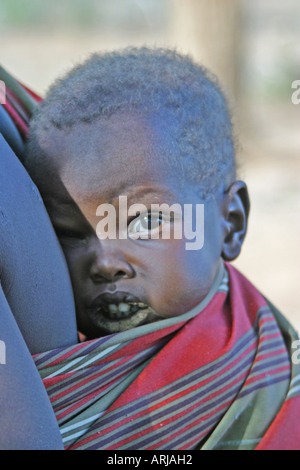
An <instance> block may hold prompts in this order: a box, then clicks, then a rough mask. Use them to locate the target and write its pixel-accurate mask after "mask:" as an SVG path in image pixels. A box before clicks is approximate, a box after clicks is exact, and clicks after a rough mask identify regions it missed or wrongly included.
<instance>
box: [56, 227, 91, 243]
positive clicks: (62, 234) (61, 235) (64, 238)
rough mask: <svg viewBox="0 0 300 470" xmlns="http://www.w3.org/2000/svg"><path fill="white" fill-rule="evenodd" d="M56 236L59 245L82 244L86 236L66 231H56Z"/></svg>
mask: <svg viewBox="0 0 300 470" xmlns="http://www.w3.org/2000/svg"><path fill="white" fill-rule="evenodd" d="M56 235H57V237H58V239H59V240H60V242H61V243H65V244H70V243H84V242H85V241H86V235H85V234H84V233H81V232H76V231H74V230H68V229H57V230H56Z"/></svg>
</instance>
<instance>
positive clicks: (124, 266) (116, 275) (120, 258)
mask: <svg viewBox="0 0 300 470" xmlns="http://www.w3.org/2000/svg"><path fill="white" fill-rule="evenodd" d="M97 245H98V246H97V248H95V250H94V253H93V254H94V256H93V263H92V266H91V273H90V275H91V279H92V280H93V281H94V282H105V281H110V282H112V281H117V280H118V279H121V278H122V279H130V278H132V277H134V274H135V272H134V269H133V267H132V266H131V264H130V263H129V261H128V260H126V258H125V257H124V255H123V254H122V253H121V252H120V250H119V249H118V242H117V241H115V240H113V241H112V242H111V241H102V242H101V243H99V244H97Z"/></svg>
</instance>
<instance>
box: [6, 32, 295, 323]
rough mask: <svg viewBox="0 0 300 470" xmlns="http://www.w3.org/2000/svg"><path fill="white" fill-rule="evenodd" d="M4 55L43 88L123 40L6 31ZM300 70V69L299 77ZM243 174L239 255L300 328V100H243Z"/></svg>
mask: <svg viewBox="0 0 300 470" xmlns="http://www.w3.org/2000/svg"><path fill="white" fill-rule="evenodd" d="M0 40H1V44H2V48H1V60H0V61H1V63H2V65H3V66H5V67H7V68H8V69H9V70H10V71H11V72H12V73H14V74H15V75H16V76H17V77H18V78H20V79H21V80H23V81H24V82H25V83H26V84H27V85H29V86H30V87H32V88H33V89H34V90H35V91H37V92H39V93H41V94H43V93H44V92H45V90H46V89H47V87H48V86H49V84H50V83H51V82H52V81H53V79H54V78H56V77H57V76H58V75H59V74H60V73H62V72H63V71H65V70H66V69H68V68H69V67H70V66H71V65H72V64H73V63H75V61H76V62H77V61H78V60H81V59H82V58H84V57H86V55H87V54H86V53H87V51H90V52H92V51H93V50H98V49H100V48H104V49H108V48H113V47H119V46H120V40H119V39H116V40H114V39H111V40H108V39H107V37H106V40H105V43H101V41H100V40H99V38H92V37H87V38H86V40H85V39H84V38H82V37H81V38H80V40H79V39H76V37H73V38H71V37H68V38H63V40H62V38H60V37H58V36H57V37H56V38H52V39H51V40H50V41H49V36H47V35H46V36H45V37H44V38H43V37H39V38H38V40H37V38H36V37H35V36H34V35H32V36H30V34H27V35H26V40H24V39H23V36H22V33H20V35H19V36H16V35H15V34H14V35H12V34H11V35H9V34H6V35H5V34H0ZM298 78H300V77H298ZM239 108H240V109H239V111H240V117H241V123H242V125H241V144H242V151H241V168H240V175H241V178H243V179H245V180H246V181H247V183H248V187H249V191H250V197H251V202H252V209H251V216H250V222H249V230H248V235H247V238H246V242H245V245H244V248H243V252H242V254H241V256H240V257H239V259H238V260H237V261H236V262H235V263H234V264H235V265H236V266H237V267H238V268H239V269H240V270H241V271H242V272H243V273H245V274H246V275H247V276H248V277H249V279H250V280H251V281H252V282H253V283H254V284H255V285H256V286H257V287H258V288H259V289H260V290H261V291H262V292H263V293H264V294H265V295H266V296H268V297H269V298H270V300H271V301H272V302H273V303H274V304H275V305H276V306H277V307H278V308H279V309H280V310H281V311H282V313H284V314H285V315H286V316H287V318H289V319H290V320H291V321H292V323H293V324H294V326H295V327H296V329H297V330H298V331H300V295H298V293H299V288H300V282H299V281H300V244H299V240H300V217H299V215H300V178H299V176H300V171H299V170H300V132H299V123H300V119H299V118H300V105H298V106H295V105H292V103H291V102H285V103H284V104H272V105H270V104H265V103H262V102H261V101H259V100H257V99H255V98H254V99H253V100H251V101H247V102H244V103H239Z"/></svg>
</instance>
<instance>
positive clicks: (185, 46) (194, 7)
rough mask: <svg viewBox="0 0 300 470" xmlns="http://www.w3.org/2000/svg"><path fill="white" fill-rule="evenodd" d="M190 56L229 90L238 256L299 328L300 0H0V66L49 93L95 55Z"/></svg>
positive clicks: (240, 264)
mask: <svg viewBox="0 0 300 470" xmlns="http://www.w3.org/2000/svg"><path fill="white" fill-rule="evenodd" d="M128 45H137V46H140V45H154V46H163V47H172V48H176V49H177V50H178V51H179V52H183V53H189V54H190V55H191V56H192V57H194V59H195V60H196V61H198V62H200V63H202V64H204V65H206V66H207V67H209V68H210V69H211V70H212V71H213V72H214V73H215V74H216V75H217V76H218V77H219V79H220V81H221V83H222V84H223V86H224V88H225V89H226V90H227V95H228V99H229V102H230V106H231V107H232V111H233V114H234V121H235V125H236V133H237V135H238V138H239V150H238V161H239V173H240V177H241V178H242V179H245V180H246V181H247V183H248V187H249V192H250V197H251V201H252V209H251V216H250V223H249V229H248V235H247V239H246V242H245V244H244V248H243V252H242V254H241V256H240V257H239V259H238V260H237V261H236V262H235V263H234V264H235V265H236V266H237V267H238V268H239V269H240V270H241V271H242V272H243V273H245V274H246V275H247V277H248V278H249V279H250V280H251V281H252V282H253V283H254V284H255V285H256V286H257V287H258V288H259V289H260V290H261V291H262V293H263V294H265V295H266V296H267V297H269V298H270V300H271V301H272V302H273V303H274V304H275V305H276V306H277V307H278V308H279V309H280V310H281V311H282V313H284V314H285V315H286V316H287V317H288V318H289V319H290V320H291V321H292V323H293V324H294V326H295V327H296V329H297V330H298V331H300V295H298V293H299V290H300V104H298V105H296V104H293V103H292V100H291V96H292V93H293V91H295V90H293V89H292V83H293V82H294V81H295V80H300V67H299V66H300V2H299V0H285V1H284V2H279V1H274V0H251V1H250V0H248V1H247V0H52V1H51V2H46V1H43V0H0V48H1V54H0V63H1V64H2V65H3V66H4V67H5V68H6V69H7V70H8V71H9V72H10V73H12V74H13V75H15V76H16V77H17V78H18V79H20V80H21V81H22V82H23V83H24V84H25V85H27V86H29V87H31V88H32V89H33V90H34V91H36V92H37V93H39V94H40V95H42V96H43V95H44V94H45V92H46V90H47V88H48V87H49V85H50V84H51V83H52V81H53V80H54V79H55V78H57V77H58V76H59V75H61V74H62V73H64V72H66V71H67V70H69V69H70V68H71V67H72V66H73V65H74V64H76V63H78V62H80V61H82V60H84V59H85V58H86V57H87V56H88V55H89V54H90V53H91V52H94V51H99V50H101V51H106V50H111V49H115V48H120V47H125V46H128Z"/></svg>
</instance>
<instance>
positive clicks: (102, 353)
mask: <svg viewBox="0 0 300 470" xmlns="http://www.w3.org/2000/svg"><path fill="white" fill-rule="evenodd" d="M120 344H121V343H119V344H115V345H113V346H110V347H109V348H106V349H105V350H104V351H101V352H100V353H99V354H97V356H95V357H93V358H92V359H90V360H89V361H86V362H85V363H84V364H81V366H79V367H77V368H76V369H74V371H77V370H80V369H83V367H86V366H88V365H89V364H92V363H93V362H95V361H97V360H98V359H100V357H102V356H105V354H107V353H109V352H110V351H113V350H114V349H116V348H117V347H118V346H120Z"/></svg>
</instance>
